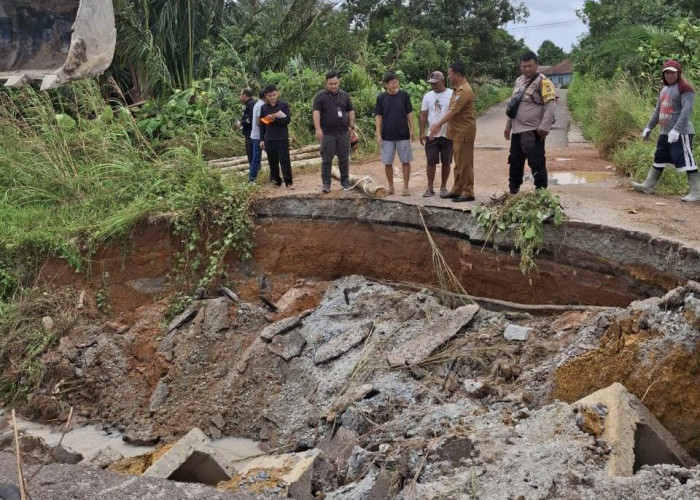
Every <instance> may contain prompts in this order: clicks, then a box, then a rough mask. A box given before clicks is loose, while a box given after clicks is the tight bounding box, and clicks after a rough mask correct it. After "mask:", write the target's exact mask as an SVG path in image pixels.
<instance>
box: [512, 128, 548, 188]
mask: <svg viewBox="0 0 700 500" xmlns="http://www.w3.org/2000/svg"><path fill="white" fill-rule="evenodd" d="M525 160H527V163H528V165H530V170H532V176H533V177H534V178H535V187H536V188H546V187H547V159H546V158H545V154H544V139H541V138H540V136H539V135H537V132H536V131H534V130H531V131H528V132H523V133H521V134H511V136H510V155H509V156H508V164H509V165H510V169H509V172H508V173H509V175H508V187H509V188H510V192H511V194H515V193H517V192H518V191H519V190H520V186H521V185H522V183H523V174H524V173H525Z"/></svg>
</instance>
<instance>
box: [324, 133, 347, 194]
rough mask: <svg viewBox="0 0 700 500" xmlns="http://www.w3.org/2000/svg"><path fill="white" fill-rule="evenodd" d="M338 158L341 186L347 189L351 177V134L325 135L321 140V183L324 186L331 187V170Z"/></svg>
mask: <svg viewBox="0 0 700 500" xmlns="http://www.w3.org/2000/svg"><path fill="white" fill-rule="evenodd" d="M334 156H337V157H338V169H339V170H340V184H341V185H342V186H343V187H345V185H346V184H347V183H348V182H349V181H348V176H349V175H350V132H349V131H348V132H345V133H344V134H341V135H337V136H334V135H327V134H325V133H324V134H323V139H321V182H323V185H324V186H330V185H331V170H332V168H333V157H334Z"/></svg>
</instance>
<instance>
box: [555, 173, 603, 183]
mask: <svg viewBox="0 0 700 500" xmlns="http://www.w3.org/2000/svg"><path fill="white" fill-rule="evenodd" d="M611 175H612V174H611V173H610V172H554V173H552V174H551V175H550V177H549V182H550V184H555V185H559V186H562V185H568V184H592V183H594V182H602V181H604V180H606V179H608V178H609V177H610V176H611Z"/></svg>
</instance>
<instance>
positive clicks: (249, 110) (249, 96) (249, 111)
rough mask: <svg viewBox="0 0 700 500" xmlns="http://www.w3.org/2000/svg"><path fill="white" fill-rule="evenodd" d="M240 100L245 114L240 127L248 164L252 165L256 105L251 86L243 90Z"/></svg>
mask: <svg viewBox="0 0 700 500" xmlns="http://www.w3.org/2000/svg"><path fill="white" fill-rule="evenodd" d="M238 100H240V101H241V102H242V103H243V116H241V121H240V125H239V127H240V129H241V132H243V137H245V154H246V156H248V165H250V164H251V163H252V161H253V143H252V141H251V140H250V131H251V130H252V128H253V106H255V101H254V100H253V91H252V90H250V89H249V88H245V89H243V90H241V93H240V95H239V96H238Z"/></svg>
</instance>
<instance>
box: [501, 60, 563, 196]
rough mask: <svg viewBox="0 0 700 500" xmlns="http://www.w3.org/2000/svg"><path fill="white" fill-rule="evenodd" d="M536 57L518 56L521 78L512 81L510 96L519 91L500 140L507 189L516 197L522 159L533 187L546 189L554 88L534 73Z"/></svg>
mask: <svg viewBox="0 0 700 500" xmlns="http://www.w3.org/2000/svg"><path fill="white" fill-rule="evenodd" d="M537 69H538V68H537V55H536V54H535V53H534V52H531V51H528V52H525V53H524V54H523V55H522V56H521V57H520V72H521V73H522V74H521V76H520V77H519V78H518V79H517V80H516V81H515V87H514V88H513V95H514V96H515V95H516V94H518V93H519V92H522V98H521V99H520V106H519V107H518V113H517V114H516V115H515V118H508V119H507V121H506V128H505V130H504V131H503V137H505V139H506V140H507V141H510V154H509V155H508V164H509V165H510V168H509V172H508V187H509V189H510V194H517V193H518V191H520V186H521V185H522V184H523V175H524V171H525V160H527V163H528V165H530V170H532V176H533V178H534V179H535V188H537V189H542V188H546V187H547V158H546V156H545V150H544V143H545V139H546V138H547V135H548V134H549V131H550V130H551V128H552V124H553V123H554V111H555V110H556V107H557V96H556V93H555V90H554V85H553V84H552V82H551V80H549V78H547V77H546V76H544V75H542V74H541V73H538V71H537Z"/></svg>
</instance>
